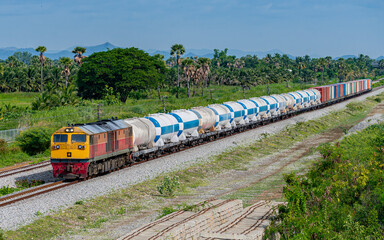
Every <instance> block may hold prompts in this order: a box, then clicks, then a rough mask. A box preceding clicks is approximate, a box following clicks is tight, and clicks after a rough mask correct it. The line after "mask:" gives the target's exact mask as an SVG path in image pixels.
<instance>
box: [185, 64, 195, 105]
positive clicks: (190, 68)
mask: <svg viewBox="0 0 384 240" xmlns="http://www.w3.org/2000/svg"><path fill="white" fill-rule="evenodd" d="M182 65H183V69H184V74H185V76H186V77H187V96H188V98H190V97H191V93H190V91H189V81H190V79H191V77H192V75H193V74H194V73H195V71H196V66H195V65H196V64H195V62H194V61H193V60H192V59H190V58H187V59H185V60H184V61H183V62H182Z"/></svg>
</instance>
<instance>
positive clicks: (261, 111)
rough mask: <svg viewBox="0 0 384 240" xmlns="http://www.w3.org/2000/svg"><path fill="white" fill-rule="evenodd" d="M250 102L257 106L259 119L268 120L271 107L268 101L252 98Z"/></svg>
mask: <svg viewBox="0 0 384 240" xmlns="http://www.w3.org/2000/svg"><path fill="white" fill-rule="evenodd" d="M249 101H252V102H253V103H255V104H256V106H257V113H256V117H257V118H267V117H268V116H269V105H268V104H267V102H266V101H264V100H263V99H261V98H258V97H254V98H250V99H249Z"/></svg>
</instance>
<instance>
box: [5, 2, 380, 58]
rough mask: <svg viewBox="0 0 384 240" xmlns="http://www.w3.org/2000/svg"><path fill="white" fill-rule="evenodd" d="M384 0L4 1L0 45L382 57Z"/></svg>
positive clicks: (50, 48)
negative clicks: (177, 47)
mask: <svg viewBox="0 0 384 240" xmlns="http://www.w3.org/2000/svg"><path fill="white" fill-rule="evenodd" d="M383 13H384V1H383V0H360V1H357V0H317V1H315V0H125V1H123V0H109V1H108V0H65V1H58V0H1V2H0V29H1V32H2V34H1V37H0V47H11V46H13V47H36V46H38V45H45V46H46V47H47V48H48V49H49V50H59V49H66V48H69V47H72V46H74V45H85V46H87V45H88V46H89V45H96V44H101V43H104V42H107V41H108V42H111V43H112V44H114V45H118V46H121V47H131V46H134V47H138V48H142V49H160V50H168V49H169V47H170V46H171V45H172V44H174V43H182V44H183V45H184V46H185V47H186V48H207V49H213V48H219V49H224V48H230V49H240V50H246V51H267V50H271V49H280V50H282V51H283V52H286V53H289V54H292V55H305V54H319V55H323V56H325V55H330V56H333V57H334V56H340V55H345V54H359V53H363V54H367V55H369V56H371V57H378V56H381V55H384V44H383V43H384V41H383V40H384V26H383V25H384V14H383Z"/></svg>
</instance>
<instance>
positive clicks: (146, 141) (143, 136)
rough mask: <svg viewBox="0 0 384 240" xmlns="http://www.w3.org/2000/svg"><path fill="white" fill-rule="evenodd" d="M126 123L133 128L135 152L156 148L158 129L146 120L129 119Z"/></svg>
mask: <svg viewBox="0 0 384 240" xmlns="http://www.w3.org/2000/svg"><path fill="white" fill-rule="evenodd" d="M123 121H124V122H126V123H127V124H129V125H131V126H132V137H133V147H134V150H135V151H138V149H143V148H153V147H154V146H155V142H154V141H155V137H156V129H155V125H153V123H152V122H151V121H150V120H148V119H146V118H128V119H124V120H123Z"/></svg>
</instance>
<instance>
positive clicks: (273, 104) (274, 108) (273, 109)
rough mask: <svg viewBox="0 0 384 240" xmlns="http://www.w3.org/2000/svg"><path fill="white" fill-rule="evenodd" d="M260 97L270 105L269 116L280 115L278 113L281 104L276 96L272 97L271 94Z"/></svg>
mask: <svg viewBox="0 0 384 240" xmlns="http://www.w3.org/2000/svg"><path fill="white" fill-rule="evenodd" d="M260 99H262V100H263V101H265V102H266V103H267V106H268V112H267V115H268V116H269V117H271V116H277V115H278V113H279V104H278V102H277V100H276V99H274V98H272V97H270V96H263V97H260Z"/></svg>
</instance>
